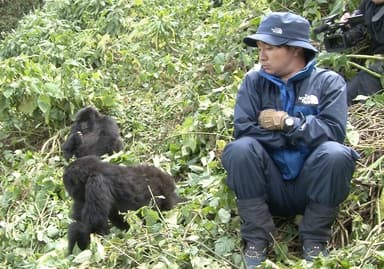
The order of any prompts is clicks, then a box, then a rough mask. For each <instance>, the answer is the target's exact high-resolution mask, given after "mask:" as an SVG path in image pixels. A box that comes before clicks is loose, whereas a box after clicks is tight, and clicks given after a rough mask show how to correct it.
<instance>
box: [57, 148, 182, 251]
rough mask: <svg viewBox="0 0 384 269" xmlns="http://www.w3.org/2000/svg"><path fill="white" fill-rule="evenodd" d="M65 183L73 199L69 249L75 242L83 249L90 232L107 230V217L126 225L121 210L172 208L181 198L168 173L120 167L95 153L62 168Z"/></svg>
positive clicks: (127, 226) (120, 226)
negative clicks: (154, 206) (152, 207)
mask: <svg viewBox="0 0 384 269" xmlns="http://www.w3.org/2000/svg"><path fill="white" fill-rule="evenodd" d="M63 180H64V186H65V188H66V190H67V192H68V194H69V195H70V196H71V197H72V199H73V219H74V220H75V222H74V223H72V224H71V225H70V227H69V230H68V251H69V253H72V250H73V247H74V246H75V244H77V245H78V246H79V248H80V249H82V250H83V249H85V248H87V247H88V245H89V243H90V234H91V233H98V234H101V235H104V234H107V233H108V220H110V221H111V223H112V224H113V225H115V226H116V227H118V228H120V229H128V228H129V224H128V223H126V222H125V221H124V219H123V216H122V215H120V214H119V211H120V212H126V211H127V210H136V209H139V208H140V207H142V206H145V205H149V204H150V203H151V201H152V202H154V203H156V205H157V207H158V208H159V209H160V210H169V209H171V208H173V207H174V206H175V205H176V204H177V203H178V202H179V201H181V200H182V199H180V198H179V197H178V196H177V194H176V193H175V188H176V186H175V183H174V181H173V179H172V178H171V176H170V175H168V174H167V173H164V172H162V171H161V170H160V169H158V168H156V167H154V166H148V165H136V166H121V165H116V164H111V163H107V162H103V161H101V160H100V159H99V158H98V157H96V156H85V157H81V158H78V159H76V160H75V161H74V162H72V163H71V164H70V165H69V166H68V167H66V168H65V170H64V176H63Z"/></svg>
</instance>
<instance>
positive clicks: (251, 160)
mask: <svg viewBox="0 0 384 269" xmlns="http://www.w3.org/2000/svg"><path fill="white" fill-rule="evenodd" d="M263 152H264V149H263V147H262V146H261V145H260V143H259V142H258V141H257V140H255V139H253V138H250V137H243V138H240V139H238V140H235V141H233V142H231V143H230V144H228V145H227V146H226V147H225V149H224V151H223V154H222V159H221V160H222V164H223V166H224V168H225V170H226V171H227V185H228V186H229V187H230V188H231V189H232V190H233V191H234V192H235V194H236V196H237V197H238V198H240V199H249V198H255V197H259V196H260V195H263V194H264V192H265V179H264V163H265V160H264V158H263V154H264V153H263Z"/></svg>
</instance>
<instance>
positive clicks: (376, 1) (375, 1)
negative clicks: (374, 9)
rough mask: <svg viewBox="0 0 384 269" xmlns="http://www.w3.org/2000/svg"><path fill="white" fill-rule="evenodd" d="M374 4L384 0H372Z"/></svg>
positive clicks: (383, 2)
mask: <svg viewBox="0 0 384 269" xmlns="http://www.w3.org/2000/svg"><path fill="white" fill-rule="evenodd" d="M372 2H373V3H375V4H384V0H372Z"/></svg>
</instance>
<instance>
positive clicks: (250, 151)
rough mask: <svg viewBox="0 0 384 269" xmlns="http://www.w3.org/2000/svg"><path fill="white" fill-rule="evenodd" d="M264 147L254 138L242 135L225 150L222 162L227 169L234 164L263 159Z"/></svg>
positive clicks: (252, 162) (245, 163)
mask: <svg viewBox="0 0 384 269" xmlns="http://www.w3.org/2000/svg"><path fill="white" fill-rule="evenodd" d="M263 151H264V148H263V147H262V146H261V144H260V143H259V142H258V141H257V140H256V139H254V138H251V137H242V138H239V139H237V140H235V141H233V142H231V143H229V144H228V145H227V146H226V147H225V148H224V151H223V154H222V157H221V162H222V164H223V166H224V168H225V169H227V168H230V167H231V166H233V165H236V166H237V165H241V166H243V165H245V166H248V164H249V163H251V164H254V163H255V162H256V161H257V160H258V159H259V160H260V159H261V156H262V152H263Z"/></svg>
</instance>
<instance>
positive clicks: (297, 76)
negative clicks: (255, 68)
mask: <svg viewBox="0 0 384 269" xmlns="http://www.w3.org/2000/svg"><path fill="white" fill-rule="evenodd" d="M315 64H316V60H315V59H313V60H312V61H310V62H308V63H307V65H306V66H304V68H303V69H301V70H300V71H299V72H297V73H296V74H295V75H294V76H292V77H290V78H289V79H288V81H287V82H285V81H283V80H282V79H280V78H279V77H277V76H275V75H271V74H268V73H266V72H265V71H264V70H263V69H260V75H261V76H263V77H264V78H266V79H268V80H269V81H271V82H273V83H274V84H277V85H278V86H280V85H282V84H285V83H287V84H288V83H289V82H295V81H298V80H302V79H304V78H306V77H309V76H310V75H311V73H312V70H313V69H314V67H315Z"/></svg>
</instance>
